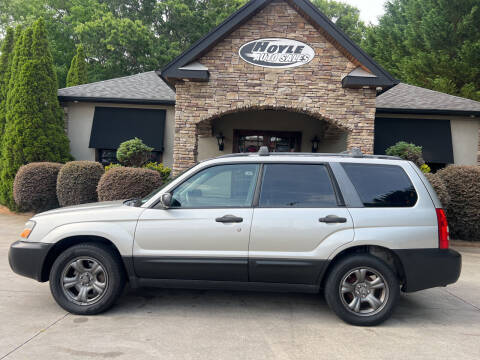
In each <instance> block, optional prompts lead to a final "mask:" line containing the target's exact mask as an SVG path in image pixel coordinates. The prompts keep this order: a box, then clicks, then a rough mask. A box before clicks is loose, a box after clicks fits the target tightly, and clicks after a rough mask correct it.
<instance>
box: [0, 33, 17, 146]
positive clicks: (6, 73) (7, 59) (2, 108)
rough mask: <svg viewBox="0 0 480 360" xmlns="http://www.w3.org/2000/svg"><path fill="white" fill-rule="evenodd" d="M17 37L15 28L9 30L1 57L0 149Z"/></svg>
mask: <svg viewBox="0 0 480 360" xmlns="http://www.w3.org/2000/svg"><path fill="white" fill-rule="evenodd" d="M14 44H15V35H14V30H13V28H8V29H7V35H6V36H5V39H4V41H3V45H2V49H1V50H0V51H1V55H0V149H1V144H2V138H3V130H4V127H5V119H6V115H7V114H6V107H7V92H8V90H7V89H8V83H9V82H10V68H11V66H12V58H13V47H14Z"/></svg>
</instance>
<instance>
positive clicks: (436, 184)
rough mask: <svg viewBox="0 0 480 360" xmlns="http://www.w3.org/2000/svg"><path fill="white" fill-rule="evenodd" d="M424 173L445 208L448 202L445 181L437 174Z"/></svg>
mask: <svg viewBox="0 0 480 360" xmlns="http://www.w3.org/2000/svg"><path fill="white" fill-rule="evenodd" d="M424 175H425V177H426V178H427V179H428V181H429V182H430V184H431V185H432V187H433V189H434V190H435V192H436V193H437V196H438V199H439V200H440V202H441V203H442V205H443V208H444V209H446V208H447V207H448V204H449V203H450V195H449V194H448V190H447V187H446V185H445V182H444V181H443V179H442V178H441V177H440V176H439V175H438V174H432V173H430V174H428V173H427V174H424Z"/></svg>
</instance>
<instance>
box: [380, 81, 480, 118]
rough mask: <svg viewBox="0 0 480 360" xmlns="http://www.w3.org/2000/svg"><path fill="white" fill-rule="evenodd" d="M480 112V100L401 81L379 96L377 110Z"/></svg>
mask: <svg viewBox="0 0 480 360" xmlns="http://www.w3.org/2000/svg"><path fill="white" fill-rule="evenodd" d="M379 109H385V110H386V109H401V110H427V111H428V110H434V111H438V112H440V111H445V112H465V113H466V112H471V113H478V112H480V102H478V101H474V100H469V99H465V98H462V97H458V96H453V95H448V94H445V93H442V92H438V91H433V90H429V89H425V88H421V87H418V86H413V85H408V84H405V83H400V84H398V85H396V86H394V87H393V88H391V89H390V90H388V91H386V92H384V93H383V94H381V95H379V96H378V97H377V110H379Z"/></svg>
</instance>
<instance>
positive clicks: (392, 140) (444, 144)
mask: <svg viewBox="0 0 480 360" xmlns="http://www.w3.org/2000/svg"><path fill="white" fill-rule="evenodd" d="M399 141H406V142H408V143H413V144H415V145H418V146H421V147H422V148H423V158H424V159H425V161H426V162H427V163H437V164H452V163H453V162H454V159H453V147H452V130H451V127H450V120H432V119H411V118H408V119H407V118H403V119H402V118H400V119H395V118H376V119H375V145H374V152H375V154H385V150H386V149H387V148H389V147H390V146H392V145H395V144H396V143H397V142H399Z"/></svg>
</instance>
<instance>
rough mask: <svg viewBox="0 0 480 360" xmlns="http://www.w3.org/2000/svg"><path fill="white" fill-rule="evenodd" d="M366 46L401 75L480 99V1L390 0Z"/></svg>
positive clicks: (412, 81)
mask: <svg viewBox="0 0 480 360" xmlns="http://www.w3.org/2000/svg"><path fill="white" fill-rule="evenodd" d="M385 10H386V12H385V15H383V16H382V17H381V18H380V21H379V24H378V26H375V27H370V28H369V29H368V31H367V36H366V39H365V41H364V43H363V47H364V48H365V50H366V51H367V52H368V53H369V54H370V55H372V56H373V57H374V58H375V60H377V61H378V62H379V63H380V64H381V65H383V66H384V67H385V68H386V69H387V70H389V71H390V72H391V73H392V75H394V76H396V77H397V78H398V79H400V80H402V81H405V82H408V83H409V84H412V85H418V86H423V87H426V88H429V89H432V90H437V91H442V92H446V93H449V94H452V95H458V96H464V97H468V98H471V99H474V100H480V66H479V64H480V1H479V0H455V1H451V0H391V1H389V2H387V3H386V5H385Z"/></svg>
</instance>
